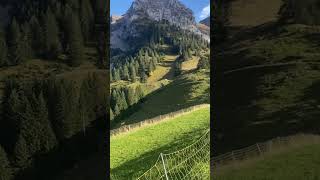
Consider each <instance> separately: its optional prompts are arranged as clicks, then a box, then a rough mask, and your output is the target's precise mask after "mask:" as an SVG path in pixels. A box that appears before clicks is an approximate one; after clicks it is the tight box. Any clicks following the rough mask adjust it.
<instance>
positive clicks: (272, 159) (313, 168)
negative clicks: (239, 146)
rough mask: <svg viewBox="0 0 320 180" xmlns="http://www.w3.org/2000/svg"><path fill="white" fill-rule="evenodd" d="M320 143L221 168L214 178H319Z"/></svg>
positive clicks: (254, 179)
mask: <svg viewBox="0 0 320 180" xmlns="http://www.w3.org/2000/svg"><path fill="white" fill-rule="evenodd" d="M319 167H320V145H319V144H314V145H305V146H302V147H297V148H292V149H291V150H290V151H283V152H281V153H277V154H274V155H272V154H271V155H267V156H265V157H264V158H260V159H257V160H253V161H252V162H248V163H246V164H241V163H239V164H238V166H237V165H235V166H232V167H229V168H228V169H224V170H221V171H220V172H219V174H217V175H215V176H214V177H213V180H302V179H303V180H319V179H320V168H319Z"/></svg>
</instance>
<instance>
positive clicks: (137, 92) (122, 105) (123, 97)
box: [110, 85, 144, 117]
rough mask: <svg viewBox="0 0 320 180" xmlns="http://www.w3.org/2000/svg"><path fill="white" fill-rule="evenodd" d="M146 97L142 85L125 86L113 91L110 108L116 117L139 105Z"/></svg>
mask: <svg viewBox="0 0 320 180" xmlns="http://www.w3.org/2000/svg"><path fill="white" fill-rule="evenodd" d="M143 97H144V92H143V90H142V88H141V85H137V86H136V87H135V86H132V87H131V86H125V87H120V88H112V89H111V100H110V106H111V110H112V111H113V112H112V113H113V115H114V117H116V116H117V115H119V114H120V113H121V112H122V111H124V110H126V109H127V108H128V107H130V106H132V105H134V104H136V103H138V102H139V101H140V100H141V99H142V98H143Z"/></svg>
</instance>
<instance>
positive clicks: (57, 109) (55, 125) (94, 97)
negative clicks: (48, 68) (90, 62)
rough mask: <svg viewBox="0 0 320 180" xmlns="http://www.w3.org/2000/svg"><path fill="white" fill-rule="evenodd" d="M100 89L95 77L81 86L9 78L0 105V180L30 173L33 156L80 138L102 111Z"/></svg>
mask: <svg viewBox="0 0 320 180" xmlns="http://www.w3.org/2000/svg"><path fill="white" fill-rule="evenodd" d="M105 88H106V87H105V83H103V82H102V80H101V78H100V79H99V77H98V75H97V74H96V73H89V74H88V76H87V77H85V78H83V80H81V82H76V81H73V80H66V79H63V78H61V79H58V78H52V79H48V80H33V81H27V82H23V81H21V80H19V79H15V78H14V77H9V78H8V80H7V81H6V91H5V98H4V99H3V102H2V103H3V107H4V110H3V114H2V116H1V117H2V118H1V127H0V132H1V133H0V134H1V138H0V144H1V146H2V147H1V146H0V161H3V163H1V165H0V170H1V173H0V174H1V175H0V177H1V176H2V175H3V176H4V177H3V178H2V179H4V180H7V179H10V177H12V175H13V172H14V171H13V169H14V170H15V174H16V173H18V172H19V171H21V170H24V169H27V168H34V166H35V164H34V162H35V161H36V160H37V157H38V156H41V155H45V154H47V153H50V152H51V151H54V150H55V149H57V148H59V147H61V146H64V141H66V140H68V139H70V138H72V137H73V136H75V135H77V134H79V133H81V134H83V135H84V136H85V135H86V129H87V128H89V127H90V126H92V123H93V122H94V121H95V120H97V118H99V117H101V116H102V114H103V112H105V109H106V105H105V104H106V101H107V100H106V95H101V94H103V92H106V89H105ZM6 152H7V153H8V154H6ZM8 157H10V160H8ZM42 163H44V164H46V163H48V162H42ZM1 168H2V169H3V171H2V169H1ZM16 170H18V171H16ZM2 172H3V173H2Z"/></svg>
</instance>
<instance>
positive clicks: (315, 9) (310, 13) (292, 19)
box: [279, 0, 320, 25]
mask: <svg viewBox="0 0 320 180" xmlns="http://www.w3.org/2000/svg"><path fill="white" fill-rule="evenodd" d="M279 16H280V17H279V20H280V22H282V23H298V24H307V25H319V24H320V2H319V1H318V0H283V1H282V6H281V8H280V11H279Z"/></svg>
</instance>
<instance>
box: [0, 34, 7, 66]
mask: <svg viewBox="0 0 320 180" xmlns="http://www.w3.org/2000/svg"><path fill="white" fill-rule="evenodd" d="M7 61H8V47H7V44H6V40H5V37H4V36H3V34H2V33H0V67H2V66H5V65H7V63H8V62H7Z"/></svg>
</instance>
